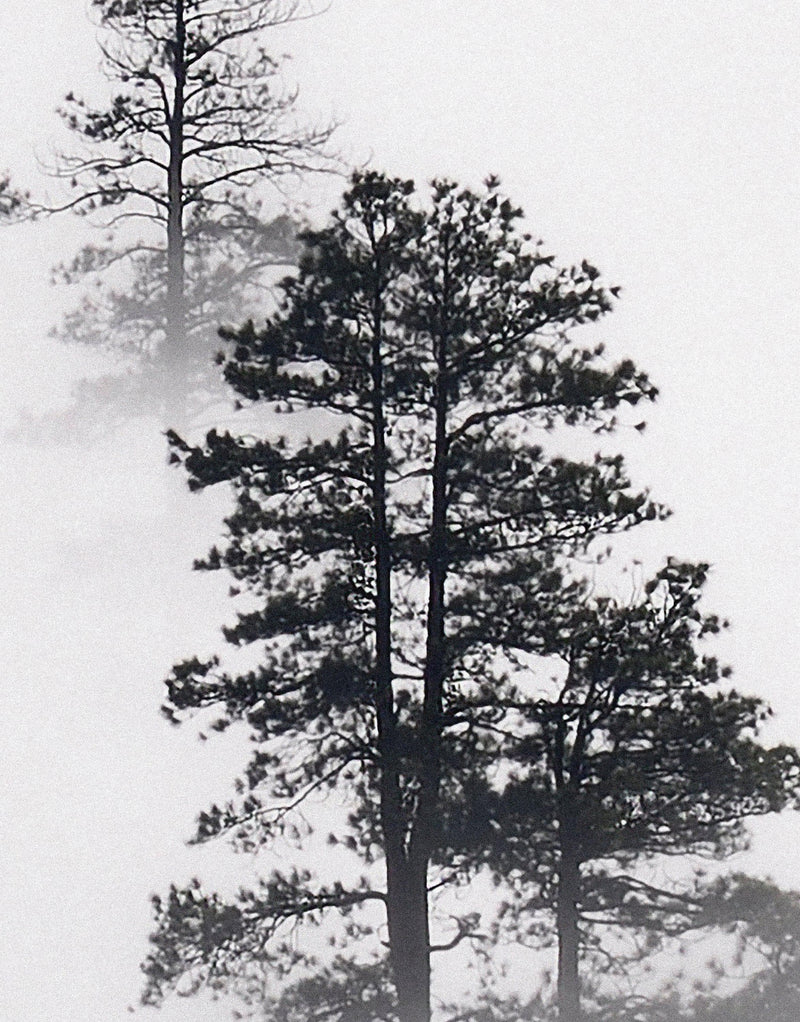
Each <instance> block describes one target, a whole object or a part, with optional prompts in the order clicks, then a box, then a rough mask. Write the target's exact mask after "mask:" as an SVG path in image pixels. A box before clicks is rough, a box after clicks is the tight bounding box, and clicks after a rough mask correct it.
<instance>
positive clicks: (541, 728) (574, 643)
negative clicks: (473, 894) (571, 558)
mask: <svg viewBox="0 0 800 1022" xmlns="http://www.w3.org/2000/svg"><path fill="white" fill-rule="evenodd" d="M707 571H708V565H703V564H699V565H693V564H684V563H681V562H678V561H674V560H670V561H669V562H668V563H667V564H666V566H665V567H664V568H663V569H662V570H661V571H660V572H658V574H657V575H656V576H655V577H654V578H653V579H652V581H650V582H649V583H648V584H647V585H646V586H645V592H644V595H643V597H642V598H641V599H640V600H639V601H635V602H632V603H630V604H619V603H618V602H616V601H614V600H612V599H610V598H606V597H599V598H598V597H589V596H587V595H586V594H585V593H584V591H583V590H584V588H585V587H584V586H583V585H582V584H580V583H573V584H572V585H571V586H565V587H563V588H562V591H561V599H560V601H559V603H558V604H557V605H555V606H553V605H551V604H545V605H543V604H542V601H541V599H540V594H539V590H538V586H537V583H536V580H535V576H533V575H530V576H529V577H528V578H524V577H523V578H520V579H519V580H518V581H517V584H516V587H515V590H513V591H511V592H505V593H503V594H502V603H497V602H496V600H495V598H494V594H492V593H486V592H485V591H482V590H481V589H480V587H476V588H475V590H474V591H472V592H470V593H468V594H466V595H465V596H464V597H463V598H462V599H461V600H458V601H457V602H456V605H455V606H454V607H453V608H452V609H453V610H454V612H456V613H459V614H461V615H463V616H464V617H465V618H469V619H470V620H471V621H472V627H473V633H474V636H475V640H474V641H475V646H474V648H472V647H470V648H469V649H468V650H467V651H466V652H465V655H469V656H470V657H471V658H473V660H474V659H475V658H476V657H479V656H480V655H481V654H480V652H479V651H480V650H481V649H484V650H491V651H492V654H491V655H492V656H496V651H497V649H498V648H503V647H504V648H505V649H506V655H507V659H508V661H509V663H512V662H513V663H515V664H516V665H517V666H516V676H517V678H518V686H519V687H518V690H517V692H516V693H515V695H514V701H513V705H514V708H515V709H516V711H517V713H518V715H519V722H518V734H517V738H516V741H517V746H516V751H513V742H511V743H508V744H507V745H506V749H505V755H506V758H507V759H516V766H515V767H514V768H513V770H511V771H510V774H509V778H508V780H507V781H506V783H505V786H504V788H503V790H502V791H493V790H492V789H491V788H488V789H487V790H486V791H485V792H484V794H483V796H481V795H480V794H479V793H478V792H477V791H476V792H474V793H473V798H472V800H471V803H470V805H471V807H472V810H473V813H472V814H470V813H469V812H461V813H460V814H456V822H457V825H458V827H459V828H460V829H461V830H462V833H463V837H462V839H461V840H462V841H463V843H464V844H465V845H466V844H467V842H468V841H469V840H470V837H472V840H473V841H474V842H475V843H476V848H475V851H476V854H477V855H482V854H485V853H486V851H487V849H490V848H492V847H494V848H495V850H496V851H495V853H494V854H495V855H496V858H495V861H494V862H493V866H494V868H495V869H496V870H497V871H498V872H499V874H500V876H501V877H513V880H514V886H515V887H516V897H515V898H512V900H511V901H510V903H509V905H508V906H507V909H508V916H507V922H511V923H512V927H513V928H514V929H521V931H522V932H523V933H526V934H530V933H532V932H534V933H536V932H540V930H541V929H542V923H541V920H540V919H538V920H537V913H538V912H540V911H541V910H543V909H546V910H549V911H550V912H551V913H552V915H554V916H555V926H554V927H553V928H552V930H550V927H549V926H548V924H544V927H545V933H551V932H552V934H553V936H554V938H555V940H556V942H557V945H558V976H557V989H558V1004H559V1017H560V1018H561V1019H562V1020H564V1022H579V1020H580V1019H581V1018H583V1012H582V1006H581V997H580V990H581V984H580V982H579V980H580V972H581V970H580V967H579V962H580V959H581V955H582V953H583V955H584V956H585V957H586V958H587V959H591V958H592V957H593V956H594V955H596V954H597V953H600V952H603V951H604V952H605V954H604V958H603V963H604V968H605V971H606V972H608V971H609V970H610V969H612V968H613V967H614V965H613V964H612V962H614V960H615V959H616V961H615V963H614V964H615V965H616V967H622V968H625V967H626V966H625V963H624V961H623V956H622V955H621V952H618V953H616V954H613V955H610V956H608V954H607V952H608V940H609V929H610V928H611V929H613V928H615V927H616V928H618V929H619V930H623V931H625V932H627V933H628V934H632V933H636V932H638V933H640V934H643V935H644V936H645V938H646V939H645V940H644V942H643V949H644V950H645V951H646V952H652V950H653V947H654V946H655V945H657V944H658V942H659V940H660V939H661V938H665V937H668V936H675V935H676V934H679V933H681V932H684V931H687V930H691V929H694V928H696V927H697V926H699V925H701V920H702V919H703V917H704V915H705V914H706V913H707V911H708V909H707V905H706V902H707V897H706V896H705V895H704V893H703V891H702V890H698V889H696V888H695V886H694V885H693V884H692V883H691V881H690V879H689V880H688V881H687V882H685V883H682V884H678V885H670V884H665V883H656V882H653V881H652V879H648V877H647V873H646V872H643V871H642V870H641V868H639V869H637V867H640V866H641V865H642V863H643V862H646V861H648V860H650V861H652V860H657V859H658V857H663V856H676V855H689V854H697V855H707V856H711V857H713V858H717V859H719V858H723V857H725V856H728V855H730V854H732V853H733V852H735V851H737V850H739V849H741V848H742V847H743V846H744V845H745V844H746V841H747V832H746V830H745V821H747V820H748V819H750V818H753V817H755V816H759V815H763V814H766V813H772V812H779V811H781V810H782V809H784V808H785V807H786V806H787V805H792V804H794V803H796V801H797V795H798V786H799V785H800V756H798V753H797V751H796V750H795V749H793V748H790V747H788V746H782V745H781V746H776V747H774V748H769V749H768V748H765V747H764V746H762V745H761V744H760V743H759V742H758V741H757V738H756V736H757V732H758V729H759V726H760V724H761V723H762V722H763V721H764V720H765V719H766V717H767V715H768V709H767V707H766V706H765V705H764V703H763V702H762V701H761V700H759V699H757V698H753V697H747V696H742V695H740V694H738V693H736V692H735V691H731V690H730V689H728V688H726V687H724V680H725V678H726V677H727V676H728V671H727V670H726V669H722V668H720V666H719V664H718V663H717V661H716V659H714V658H713V657H708V656H703V655H701V654H700V653H699V652H698V649H697V647H698V644H699V643H700V642H701V640H703V638H704V637H706V636H708V635H713V634H715V633H717V632H718V631H719V629H720V628H721V627H722V625H723V623H722V622H720V621H719V619H718V618H717V617H715V616H714V615H706V614H703V613H702V612H701V610H700V607H699V602H700V597H701V593H702V587H703V585H704V583H705V580H706V574H707ZM484 656H485V654H484ZM479 669H480V668H479ZM487 821H488V822H490V823H491V824H492V826H491V827H489V826H487ZM492 855H493V853H490V855H489V858H490V859H491V858H492ZM598 930H599V931H600V937H599V938H598V936H597V934H598ZM598 939H599V940H600V944H602V943H603V942H605V944H606V947H605V949H603V948H601V947H600V944H598Z"/></svg>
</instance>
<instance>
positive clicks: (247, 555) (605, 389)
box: [145, 174, 662, 1022]
mask: <svg viewBox="0 0 800 1022" xmlns="http://www.w3.org/2000/svg"><path fill="white" fill-rule="evenodd" d="M413 196H414V189H413V186H412V184H411V183H409V182H402V181H396V180H391V179H387V178H384V177H382V176H380V175H376V174H366V175H362V176H357V177H356V178H355V179H354V183H353V187H352V189H351V190H350V191H349V192H348V193H347V194H346V195H345V197H344V200H343V203H342V207H341V209H340V210H339V211H338V212H336V213H335V214H334V216H333V218H332V220H331V223H330V226H329V227H328V228H327V229H325V230H323V231H319V232H314V233H310V234H308V235H306V237H305V242H306V245H307V250H306V255H305V256H304V257H303V259H302V260H301V264H300V271H299V276H298V277H297V278H296V279H290V280H287V281H286V282H285V283H284V284H283V291H284V300H283V302H282V306H281V310H280V311H279V313H278V314H277V315H275V316H274V317H273V318H272V319H271V320H270V321H269V322H268V324H267V326H266V328H265V329H264V330H262V331H258V332H257V331H256V330H255V329H254V328H253V327H252V326H250V325H249V326H246V327H245V328H243V329H242V330H241V331H239V332H238V333H236V334H234V335H233V336H232V341H233V342H234V349H233V354H232V356H231V357H230V358H229V359H227V360H226V362H225V375H226V378H227V379H228V381H229V382H230V383H231V385H232V386H233V387H234V388H235V390H236V391H237V392H238V393H239V395H240V397H241V398H242V400H244V401H252V402H262V401H263V402H268V403H269V405H270V406H271V407H274V408H276V410H277V411H278V412H279V413H280V414H281V416H282V418H283V421H284V422H285V424H286V428H287V430H290V431H291V434H292V435H293V436H294V437H295V438H296V437H298V436H302V435H303V431H304V430H306V429H316V430H317V431H319V430H320V429H323V431H324V432H325V431H326V432H327V435H325V436H323V438H319V437H318V438H317V439H314V438H313V437H310V438H309V439H308V440H306V441H305V442H302V441H298V440H297V439H295V440H290V439H287V438H286V437H281V436H279V435H278V434H277V433H276V435H274V436H272V437H267V438H263V439H254V438H248V437H244V436H238V435H231V434H229V433H224V434H219V433H217V432H215V431H212V432H211V433H209V434H208V436H207V438H206V442H205V444H203V445H202V446H201V447H192V446H191V445H189V444H187V443H186V442H185V441H184V440H182V439H181V438H180V437H179V436H177V435H176V434H174V433H173V434H172V435H171V442H172V445H173V450H174V455H175V458H176V460H178V461H181V462H182V463H183V464H184V465H185V467H186V469H187V471H188V473H189V479H190V485H191V486H192V487H193V488H195V489H201V488H204V487H206V486H210V485H214V484H216V483H222V482H227V483H230V484H232V487H233V491H234V493H235V495H236V507H235V510H234V511H233V512H232V514H231V515H230V516H229V517H228V519H227V522H226V531H227V540H226V543H225V545H224V546H222V547H221V548H214V549H213V550H212V551H211V552H210V554H209V556H208V557H207V558H206V559H205V561H203V562H202V563H201V564H200V565H199V566H200V567H202V568H204V569H209V570H216V569H222V568H224V569H227V570H228V571H229V572H230V573H231V574H232V575H233V578H234V580H235V587H234V589H235V591H242V598H243V599H247V600H249V603H248V604H247V605H246V606H245V607H243V608H242V609H240V611H239V613H238V619H237V623H235V624H233V625H232V626H230V627H228V628H226V629H225V636H226V638H227V640H228V642H229V643H231V644H233V645H234V646H250V645H252V644H257V648H258V649H259V651H260V652H259V657H260V666H258V667H257V668H255V669H251V670H245V671H237V670H235V669H234V668H231V667H226V665H225V664H224V663H222V662H221V661H220V659H219V658H213V659H212V660H205V661H204V660H200V659H193V660H190V661H187V662H184V663H181V664H179V665H177V666H176V668H175V669H174V671H173V673H172V675H171V677H170V678H169V680H168V698H167V703H166V711H167V713H168V715H169V716H170V717H171V718H172V719H175V720H180V719H182V718H183V717H185V716H186V715H187V714H190V713H192V712H196V711H203V710H206V712H209V710H207V709H206V708H211V707H214V708H215V711H216V712H217V714H218V716H217V719H216V721H215V722H214V723H213V725H212V726H214V727H218V728H225V727H226V726H227V725H228V724H230V722H231V721H234V720H244V721H246V722H247V724H248V725H249V727H250V728H251V730H252V733H253V738H254V742H255V747H254V748H255V751H254V754H253V758H252V760H251V763H250V765H249V766H248V768H247V770H246V773H245V776H244V777H243V778H242V779H241V781H240V782H239V785H238V796H237V797H236V798H234V799H233V800H232V801H231V802H230V803H229V804H227V805H225V806H223V807H219V806H215V807H212V808H211V809H210V810H209V811H206V812H204V813H202V814H201V816H200V818H199V825H198V833H197V839H198V840H205V839H208V838H212V837H214V836H217V835H220V834H223V833H224V834H228V835H229V836H231V837H232V839H233V841H234V844H235V845H237V846H238V847H245V848H249V849H253V848H257V847H260V846H261V845H263V844H268V843H269V842H271V841H273V840H275V839H276V838H277V836H279V835H281V834H284V835H285V834H286V833H287V832H289V833H291V834H292V835H293V836H294V837H295V838H298V837H302V827H303V826H304V824H302V825H301V822H300V821H299V819H298V810H300V809H301V808H302V807H305V808H306V810H307V811H308V812H310V811H311V810H310V809H309V804H310V803H313V802H314V799H313V798H312V795H313V796H314V797H317V796H319V795H321V794H322V793H324V792H330V791H334V790H335V791H337V792H339V793H340V794H341V796H342V797H343V798H345V799H346V800H347V805H348V810H349V812H348V818H347V819H346V820H343V821H342V822H341V824H340V825H339V826H338V828H337V829H336V832H335V833H334V834H332V837H331V839H332V840H333V841H334V842H335V843H336V844H337V846H338V847H339V848H340V849H342V848H344V849H348V848H349V849H350V850H352V853H353V856H354V859H355V862H356V863H357V864H359V865H358V869H360V870H361V874H362V875H361V876H360V878H359V876H358V869H357V872H356V875H355V878H354V879H353V881H352V882H346V879H345V878H343V877H342V876H333V877H332V876H328V877H325V876H323V877H318V876H316V875H314V873H312V871H311V870H306V869H304V868H301V867H300V865H298V866H297V868H295V869H292V870H290V871H288V872H285V871H284V872H281V871H274V872H272V874H271V875H270V876H268V877H267V878H266V879H265V880H264V882H263V884H262V887H261V888H260V889H258V890H255V891H250V892H243V893H242V895H241V897H240V898H239V899H238V900H236V901H234V902H226V901H225V900H224V899H221V898H219V897H218V896H215V895H209V894H206V893H204V892H203V891H202V889H201V888H199V887H198V886H192V887H189V888H187V889H183V890H181V889H177V888H176V889H173V890H172V891H171V892H170V894H169V896H168V897H167V898H165V899H163V900H161V899H157V900H156V917H157V924H158V925H157V930H156V932H155V933H154V935H153V938H152V940H153V949H152V952H151V955H150V958H149V960H148V962H147V965H146V972H147V975H148V988H147V991H146V994H145V998H146V1000H148V1001H151V1002H156V1001H158V1000H159V999H160V998H161V997H162V996H163V995H164V993H165V992H166V991H167V990H168V989H169V988H170V987H171V986H172V985H173V984H174V983H176V982H177V981H178V980H179V979H181V981H182V983H184V984H186V983H194V984H203V983H210V984H211V985H212V986H213V985H215V984H220V985H226V984H227V983H229V982H231V977H232V975H233V974H236V973H241V972H246V971H247V968H248V963H257V965H258V967H259V968H260V967H263V965H264V963H265V961H267V962H272V963H274V964H275V965H276V967H277V968H278V969H279V970H280V969H281V968H289V966H290V965H291V962H292V961H293V952H292V945H291V942H289V943H287V944H285V945H283V946H282V945H281V943H280V939H281V938H280V935H281V932H284V931H285V930H286V928H287V927H288V926H290V925H291V924H293V923H295V922H296V921H297V920H300V919H307V918H313V919H317V918H319V916H320V915H321V914H326V913H327V914H330V912H331V911H332V910H334V909H336V910H339V912H341V913H344V914H345V921H344V925H345V929H344V931H343V932H344V935H345V936H344V938H343V939H345V940H346V938H347V934H348V933H351V932H353V931H351V930H348V929H347V927H348V926H356V925H357V926H358V927H360V929H358V935H359V939H358V940H355V939H354V940H353V941H351V943H352V944H353V945H354V946H355V947H356V948H358V949H363V948H364V947H365V946H366V943H367V942H366V936H367V935H368V934H369V933H370V932H374V930H375V927H381V928H382V927H385V930H384V929H381V932H382V933H384V934H385V936H386V938H387V943H388V958H389V964H390V966H391V975H392V977H393V984H394V988H395V995H396V1012H397V1017H398V1018H399V1019H401V1020H402V1022H427V1020H428V1019H429V1017H430V977H431V956H432V954H433V953H436V952H442V953H443V952H445V951H446V950H449V949H452V948H455V947H456V946H458V945H460V944H462V943H464V942H465V941H469V940H471V939H473V938H474V937H475V936H476V934H475V926H476V923H477V917H476V914H475V911H474V910H472V909H470V910H469V911H461V912H458V913H457V914H455V915H453V913H450V916H451V918H450V919H449V921H448V922H447V923H446V924H445V925H444V926H443V925H442V921H441V919H439V918H438V917H437V915H436V911H437V902H438V901H439V900H440V899H441V898H442V897H444V896H446V894H447V892H448V890H449V888H451V887H452V885H453V884H456V883H458V882H459V881H463V880H464V879H465V878H466V877H468V876H469V875H470V872H471V870H472V869H473V868H474V857H473V856H472V852H471V849H466V850H465V849H464V847H463V844H462V842H461V839H460V838H459V839H458V842H457V843H453V840H452V834H451V831H452V828H451V827H449V826H447V820H446V817H447V813H446V812H445V810H446V808H447V807H448V806H452V805H453V804H455V803H457V802H458V801H462V802H465V804H466V802H467V800H468V799H469V792H470V790H471V788H475V787H476V785H478V784H479V783H480V784H483V780H482V779H483V778H484V777H485V774H486V772H487V771H488V770H491V769H492V768H493V765H495V764H496V759H497V755H498V748H499V746H498V734H502V732H503V725H504V722H506V723H509V724H511V723H512V721H513V718H514V715H515V712H516V711H515V710H514V709H513V707H512V705H511V704H512V703H513V698H512V697H513V681H512V679H510V678H509V677H508V676H507V673H505V672H504V671H503V670H502V669H501V665H499V664H498V665H496V666H495V667H494V668H493V669H492V670H491V671H490V672H488V673H487V667H486V665H487V664H488V662H489V661H488V659H487V657H486V656H483V655H481V656H480V657H477V658H473V657H472V656H471V655H470V654H469V653H467V652H464V651H465V650H466V649H467V647H470V648H471V647H473V646H474V644H475V622H474V621H473V620H471V619H470V618H467V617H464V616H462V615H461V614H460V613H459V611H458V610H457V605H458V599H459V597H460V595H462V594H464V593H466V592H469V591H471V590H473V589H475V588H476V587H480V588H481V590H482V591H484V592H487V593H493V594H495V595H494V599H496V600H497V601H500V600H501V599H502V596H501V594H502V593H503V592H512V591H513V590H514V587H515V585H516V584H517V582H518V580H519V578H520V577H524V578H526V579H528V578H529V576H531V572H533V576H532V577H530V579H529V581H528V582H527V583H526V584H528V585H529V586H530V587H535V588H536V590H537V592H538V593H539V596H540V600H541V602H542V604H546V603H548V601H549V602H552V603H553V604H555V603H557V602H558V600H559V598H560V589H561V587H562V574H561V570H560V567H559V565H561V564H562V563H563V562H564V561H565V559H568V558H569V556H570V555H571V554H574V553H575V552H577V551H583V550H585V549H586V548H587V546H588V545H589V544H590V543H591V542H592V541H593V540H594V539H595V538H597V537H598V536H600V535H606V534H608V533H611V532H614V531H616V530H621V529H625V528H628V527H630V526H632V525H634V524H636V523H638V522H641V521H644V520H648V519H652V518H657V517H659V516H660V515H661V514H662V511H661V509H660V508H658V507H657V506H656V505H653V504H652V503H651V502H650V501H649V500H648V498H647V497H646V496H645V495H642V494H635V493H633V492H632V491H631V489H630V485H629V482H628V480H627V478H626V476H625V472H624V468H623V464H622V460H621V459H620V458H619V457H613V458H606V457H599V456H598V457H597V458H596V459H595V460H594V461H593V462H590V463H581V462H572V461H569V460H566V459H564V458H561V457H549V456H548V455H547V454H546V453H545V451H544V449H543V447H542V446H541V444H540V443H538V442H537V439H539V438H540V436H541V434H539V436H538V437H537V433H536V431H537V429H539V428H543V429H546V428H547V427H553V426H555V425H558V424H562V425H573V426H578V425H581V426H588V427H591V428H593V429H600V430H603V429H610V428H612V427H613V424H614V413H615V409H617V408H619V407H620V406H624V405H635V404H637V403H638V402H639V401H641V400H645V399H649V398H652V397H653V395H654V390H653V388H652V386H651V384H650V383H649V381H648V380H647V378H646V376H644V375H643V374H642V373H640V372H639V371H638V370H637V369H636V368H635V366H634V365H633V364H632V363H631V362H629V361H623V362H621V363H619V364H617V365H611V364H607V363H606V362H605V361H604V359H603V354H602V349H600V348H586V347H583V346H581V345H580V344H578V343H576V342H575V341H574V339H573V337H572V328H573V327H576V326H578V325H580V324H583V323H586V322H591V321H593V320H595V319H597V318H598V317H599V316H601V315H602V314H603V313H605V312H606V311H607V310H608V309H609V308H610V304H611V297H612V295H611V292H610V291H609V290H607V289H606V288H605V287H603V286H602V285H601V284H600V283H599V281H598V277H599V275H598V272H597V271H596V270H595V268H594V267H593V266H591V265H590V264H589V263H586V262H584V263H583V264H582V266H581V267H577V268H575V267H573V268H565V269H562V268H558V267H557V266H556V265H555V260H554V259H553V257H552V256H549V255H546V254H544V253H543V251H542V249H541V245H540V244H537V243H535V242H534V241H533V239H532V238H531V237H530V236H529V235H526V234H523V233H522V232H521V231H520V229H519V227H518V221H519V218H520V211H519V210H518V209H516V208H515V207H514V206H513V205H512V204H511V203H510V202H508V200H506V199H503V198H502V197H501V196H500V194H499V192H498V185H497V182H496V181H495V180H490V181H489V182H488V183H487V188H486V190H485V191H484V192H482V193H475V192H473V191H470V190H468V189H460V188H458V187H457V186H456V185H454V184H452V183H448V182H439V183H437V184H435V185H434V188H433V196H432V200H431V203H430V205H428V206H426V207H422V208H420V207H419V206H418V205H416V204H415V202H414V198H413ZM308 412H311V413H313V415H312V416H311V417H309V416H308V415H307V413H308ZM521 573H523V574H522V575H521ZM489 643H491V639H487V648H488V644H489ZM320 865H321V866H322V867H323V873H324V867H325V865H326V863H325V862H324V861H323V862H322V863H321V864H320ZM365 906H366V907H367V908H369V906H372V907H373V908H374V909H378V910H379V912H378V918H376V917H375V915H374V914H372V915H370V913H369V912H365V913H363V912H362V914H361V915H359V916H358V919H357V920H350V922H348V919H349V915H350V914H351V913H354V912H356V910H357V909H359V908H361V909H364V908H365ZM376 950H377V953H378V954H379V953H380V946H378V948H377V949H376ZM364 953H365V952H364V951H363V950H359V951H358V952H357V954H364ZM357 965H359V960H358V958H356V960H355V961H354V962H353V967H355V966H357ZM360 965H361V966H363V967H365V968H366V967H368V966H369V962H360ZM340 1017H341V1018H344V1017H346V1016H345V1015H344V1014H343V1015H341V1016H340Z"/></svg>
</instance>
